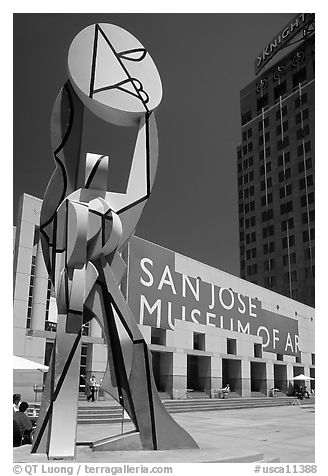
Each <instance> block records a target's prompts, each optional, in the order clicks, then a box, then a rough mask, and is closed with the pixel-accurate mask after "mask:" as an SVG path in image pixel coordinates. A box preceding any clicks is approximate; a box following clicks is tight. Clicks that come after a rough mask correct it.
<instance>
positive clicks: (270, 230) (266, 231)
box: [262, 225, 274, 238]
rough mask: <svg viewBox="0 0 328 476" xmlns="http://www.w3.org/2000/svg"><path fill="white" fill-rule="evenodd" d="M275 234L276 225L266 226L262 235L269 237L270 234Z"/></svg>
mask: <svg viewBox="0 0 328 476" xmlns="http://www.w3.org/2000/svg"><path fill="white" fill-rule="evenodd" d="M272 235H274V225H270V226H266V227H265V228H263V230H262V237H263V238H268V237H269V236H272Z"/></svg>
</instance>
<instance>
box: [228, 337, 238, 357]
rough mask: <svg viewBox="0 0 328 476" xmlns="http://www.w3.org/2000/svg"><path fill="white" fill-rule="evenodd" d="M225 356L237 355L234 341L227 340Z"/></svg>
mask: <svg viewBox="0 0 328 476" xmlns="http://www.w3.org/2000/svg"><path fill="white" fill-rule="evenodd" d="M227 354H231V355H237V341H236V339H229V338H227Z"/></svg>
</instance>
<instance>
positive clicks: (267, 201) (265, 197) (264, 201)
mask: <svg viewBox="0 0 328 476" xmlns="http://www.w3.org/2000/svg"><path fill="white" fill-rule="evenodd" d="M272 201H273V195H272V193H267V194H266V195H263V197H261V206H262V207H266V206H267V205H269V204H270V203H272Z"/></svg>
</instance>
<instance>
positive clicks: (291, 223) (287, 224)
mask: <svg viewBox="0 0 328 476" xmlns="http://www.w3.org/2000/svg"><path fill="white" fill-rule="evenodd" d="M287 228H288V230H290V229H292V228H294V218H288V220H283V221H282V222H281V231H286V230H287Z"/></svg>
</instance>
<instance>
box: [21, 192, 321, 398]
mask: <svg viewBox="0 0 328 476" xmlns="http://www.w3.org/2000/svg"><path fill="white" fill-rule="evenodd" d="M41 205H42V200H40V199H38V198H36V197H33V196H31V195H28V194H24V195H23V196H22V197H21V200H20V205H19V213H18V219H17V227H16V228H15V229H14V232H15V234H14V314H13V320H14V322H13V328H14V332H13V348H14V354H15V355H18V356H21V357H25V358H28V359H31V360H34V361H37V362H39V363H42V364H45V365H48V364H49V361H50V355H51V351H52V348H53V345H54V339H55V331H56V326H57V306H56V299H55V296H54V294H53V289H52V285H51V282H50V280H49V279H48V274H47V270H46V267H45V264H44V260H43V255H42V250H41V244H40V240H39V218H40V210H41ZM123 258H124V259H125V260H126V262H127V265H128V266H127V273H126V276H125V277H124V280H123V282H122V284H121V290H122V292H123V294H124V295H125V297H126V299H127V301H128V303H129V306H130V308H131V310H132V312H133V315H134V316H135V319H136V320H137V322H138V324H139V327H140V330H141V332H142V334H143V336H144V338H145V340H146V342H147V343H148V345H149V348H150V350H151V353H152V363H153V371H154V377H155V381H156V385H157V388H158V391H159V392H160V394H161V396H162V397H163V398H165V397H166V398H186V397H187V396H188V395H193V396H203V397H212V398H215V397H216V396H217V395H218V390H219V389H221V388H222V387H223V386H225V385H226V384H227V383H229V384H230V387H231V390H232V394H233V395H235V396H243V397H249V396H258V395H268V394H269V391H270V389H271V388H278V389H280V391H281V392H283V393H288V391H289V390H290V388H291V384H292V379H293V377H295V376H297V375H300V374H304V375H305V376H307V377H314V376H315V347H314V327H315V324H314V322H315V320H314V309H313V308H312V307H310V306H308V305H306V304H303V303H300V302H298V301H296V300H293V299H291V298H289V297H286V296H283V295H280V294H277V293H275V292H273V291H271V290H268V289H266V288H264V287H261V286H259V285H257V284H254V283H251V282H249V281H246V280H244V279H241V278H238V277H236V276H233V275H231V274H228V273H226V272H223V271H220V270H218V269H215V268H212V267H211V266H208V265H205V264H203V263H200V262H198V261H195V260H193V259H192V258H188V257H185V256H183V255H181V254H178V253H175V252H174V251H172V250H169V249H166V248H163V247H161V246H159V245H156V244H154V243H151V242H149V241H146V240H143V239H141V238H138V237H136V236H133V237H132V238H131V240H130V241H129V243H128V246H127V248H126V249H125V250H124V252H123ZM82 334H83V336H82V353H81V366H80V375H81V377H80V392H81V393H82V392H84V391H85V378H86V379H88V377H90V375H91V374H94V375H95V376H96V378H97V381H98V382H99V383H101V379H102V377H103V375H104V372H105V369H106V361H107V347H106V342H105V340H104V336H103V334H102V330H101V328H100V326H99V325H98V323H97V322H96V320H95V319H93V320H92V321H90V323H89V324H87V325H86V326H84V328H83V332H82ZM43 379H44V376H43V374H42V373H41V372H38V371H32V372H30V371H15V372H14V391H15V392H19V393H21V394H22V396H23V398H24V399H25V400H30V401H33V400H34V399H35V397H36V398H37V399H38V400H39V399H40V396H39V395H35V394H34V386H39V387H42V385H43ZM304 383H305V385H307V386H308V388H313V387H314V381H305V382H304ZM35 388H36V387H35ZM105 398H106V396H105Z"/></svg>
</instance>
